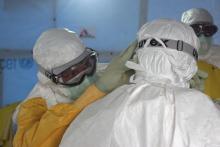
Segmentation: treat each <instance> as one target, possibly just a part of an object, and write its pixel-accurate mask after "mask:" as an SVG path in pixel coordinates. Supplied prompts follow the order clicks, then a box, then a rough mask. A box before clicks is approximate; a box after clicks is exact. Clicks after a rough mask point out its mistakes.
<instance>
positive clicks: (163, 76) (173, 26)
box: [127, 19, 200, 87]
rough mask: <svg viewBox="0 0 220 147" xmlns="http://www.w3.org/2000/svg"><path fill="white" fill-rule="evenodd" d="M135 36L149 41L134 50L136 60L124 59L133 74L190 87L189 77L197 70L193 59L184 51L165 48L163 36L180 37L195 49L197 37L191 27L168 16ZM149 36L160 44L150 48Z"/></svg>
mask: <svg viewBox="0 0 220 147" xmlns="http://www.w3.org/2000/svg"><path fill="white" fill-rule="evenodd" d="M137 39H138V41H139V42H140V41H142V40H144V39H147V40H148V41H147V42H146V43H145V45H144V47H143V48H140V49H138V50H137V58H138V63H137V64H136V63H133V62H129V61H128V62H127V66H128V67H129V68H131V69H134V70H136V71H137V72H136V75H135V77H141V78H143V76H144V78H145V79H151V80H152V81H160V82H162V83H166V84H171V85H175V86H180V87H186V86H189V85H188V80H190V79H191V78H192V76H193V75H194V74H195V73H196V71H197V65H196V61H195V60H194V58H193V57H192V56H191V55H189V54H187V53H185V52H183V51H178V50H173V49H170V48H168V47H166V45H165V44H164V43H163V41H162V39H168V40H169V39H170V40H180V41H183V42H185V43H187V44H189V45H191V46H192V47H194V48H195V49H198V48H199V47H200V43H199V40H198V38H197V36H196V35H195V33H194V31H193V29H192V28H191V27H190V26H188V25H186V24H183V23H180V22H177V21H173V20H169V19H160V20H155V21H152V22H150V23H146V24H145V25H143V26H142V27H141V29H140V30H139V32H138V33H137ZM152 39H156V40H157V41H158V42H160V43H161V44H162V46H157V47H149V46H148V45H149V43H150V41H151V40H152Z"/></svg>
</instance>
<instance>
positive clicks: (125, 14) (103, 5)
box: [0, 0, 139, 105]
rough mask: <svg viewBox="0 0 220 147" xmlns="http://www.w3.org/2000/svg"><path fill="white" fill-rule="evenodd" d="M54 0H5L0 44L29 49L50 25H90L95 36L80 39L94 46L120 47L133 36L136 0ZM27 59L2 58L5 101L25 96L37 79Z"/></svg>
mask: <svg viewBox="0 0 220 147" xmlns="http://www.w3.org/2000/svg"><path fill="white" fill-rule="evenodd" d="M54 2H56V1H55V0H38V1H36V0H5V5H4V8H3V9H1V10H0V18H1V19H0V20H1V23H0V32H1V34H0V48H10V49H32V48H33V45H34V42H35V41H36V39H37V37H38V36H39V35H40V33H41V32H42V31H44V30H47V29H48V28H53V27H66V28H69V29H71V30H74V31H76V32H77V33H79V31H80V29H81V28H83V27H85V28H93V29H94V30H95V35H96V38H95V39H83V41H84V43H85V44H86V45H87V46H90V47H93V48H95V49H97V50H111V51H119V50H122V49H123V48H125V47H126V46H127V45H128V44H129V43H130V42H131V41H132V40H134V39H135V37H136V32H137V29H138V15H139V14H138V13H139V10H138V6H139V3H138V2H137V1H135V0H120V1H119V0H111V1H110V0H59V1H57V2H56V3H54ZM54 5H56V7H55V8H56V9H54V8H53V6H54ZM54 16H56V22H54V21H53V17H54ZM26 60H27V62H28V63H27V67H25V66H23V67H22V66H20V62H21V60H14V59H7V60H6V61H5V62H3V67H4V91H3V104H4V105H5V104H9V103H12V102H14V101H18V100H22V99H23V98H25V97H26V96H27V94H28V93H29V91H30V90H31V89H32V87H33V86H34V84H35V83H36V81H37V78H36V71H37V68H36V65H35V64H34V62H33V60H32V61H31V59H26ZM28 60H30V61H28ZM29 62H30V63H29ZM29 64H30V65H29Z"/></svg>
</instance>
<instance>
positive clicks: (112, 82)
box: [95, 41, 137, 93]
mask: <svg viewBox="0 0 220 147" xmlns="http://www.w3.org/2000/svg"><path fill="white" fill-rule="evenodd" d="M136 47H137V41H134V42H133V43H132V44H131V45H130V46H129V47H128V48H127V49H126V50H125V51H124V52H122V53H121V54H120V55H119V56H117V57H116V58H114V59H112V61H111V63H110V64H109V65H108V67H107V68H106V69H105V70H104V72H103V74H102V75H101V76H100V77H99V78H98V80H97V81H96V82H95V85H96V87H97V88H98V89H100V90H101V91H103V92H105V93H109V92H111V91H112V90H114V89H115V88H117V87H119V86H121V85H123V84H127V83H128V82H129V78H130V76H131V75H132V74H134V70H132V69H129V68H127V67H126V66H125V63H126V61H127V60H129V59H130V58H131V56H132V55H133V53H134V50H135V49H136Z"/></svg>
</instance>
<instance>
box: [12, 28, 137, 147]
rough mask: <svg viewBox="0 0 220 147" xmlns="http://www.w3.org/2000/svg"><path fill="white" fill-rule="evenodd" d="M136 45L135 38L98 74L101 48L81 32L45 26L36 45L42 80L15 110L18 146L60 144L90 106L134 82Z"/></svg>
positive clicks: (29, 146)
mask: <svg viewBox="0 0 220 147" xmlns="http://www.w3.org/2000/svg"><path fill="white" fill-rule="evenodd" d="M136 45H137V42H136V41H135V42H134V43H133V44H132V45H131V46H129V47H128V48H127V49H126V50H125V51H124V52H122V53H121V54H120V55H119V56H117V57H116V58H115V59H114V61H113V62H111V63H110V64H109V65H108V67H107V68H106V69H104V71H103V73H102V74H101V75H98V76H96V75H97V73H96V72H95V71H96V64H97V56H96V52H95V51H94V50H92V49H89V48H86V47H85V46H84V45H83V43H82V42H81V40H80V39H79V37H78V36H77V35H76V33H75V32H72V31H70V30H67V29H50V30H47V31H45V32H43V33H42V34H41V35H40V37H39V38H38V40H37V41H36V43H35V45H34V49H33V57H34V60H35V61H36V63H37V65H38V67H39V71H38V73H37V76H38V83H37V84H36V85H35V87H34V88H33V90H32V91H31V92H30V94H29V95H28V97H27V98H26V99H25V100H24V101H23V102H21V103H20V105H19V106H18V107H17V109H16V111H15V113H14V122H15V124H16V125H17V130H16V134H15V137H14V141H13V146H14V147H21V146H22V147H40V146H46V147H54V146H58V145H59V143H60V141H61V138H62V136H63V134H64V132H65V130H66V128H67V127H68V126H69V124H70V123H71V122H72V121H73V120H74V119H75V117H76V116H77V115H78V114H79V113H80V112H81V111H82V110H83V109H84V108H85V107H86V106H88V105H89V104H91V103H93V102H94V101H96V100H97V99H101V98H102V97H104V95H106V94H107V93H109V92H110V91H112V90H113V89H115V88H116V87H118V86H120V85H123V84H124V83H128V81H129V77H130V75H131V74H133V73H134V71H133V70H130V69H128V68H126V67H125V62H126V61H127V59H129V58H130V57H131V56H132V54H133V51H134V49H135V48H136ZM113 74H114V76H112V75H113ZM96 77H97V78H96ZM51 122H53V123H51Z"/></svg>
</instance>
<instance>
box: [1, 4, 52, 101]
mask: <svg viewBox="0 0 220 147" xmlns="http://www.w3.org/2000/svg"><path fill="white" fill-rule="evenodd" d="M52 3H53V0H37V1H36V0H5V1H4V4H3V5H2V7H1V9H0V20H1V21H0V32H1V34H0V48H1V49H2V48H6V49H17V50H19V49H30V50H31V49H32V47H33V45H34V43H35V41H36V39H37V37H38V36H39V34H40V33H41V32H42V31H44V30H47V29H48V28H51V27H53V26H54V22H53V13H52V12H53V11H52V9H53V8H52ZM25 62H26V63H25ZM1 63H2V66H1V67H2V68H3V69H4V70H3V76H4V80H3V95H1V97H0V98H3V104H4V105H5V104H8V103H11V102H14V101H18V100H21V99H23V98H25V97H26V96H27V94H28V92H29V91H30V90H31V89H32V87H33V86H34V84H35V83H36V81H37V79H36V66H35V64H34V62H33V59H32V58H24V59H19V60H18V59H10V58H8V59H6V60H5V61H4V62H1Z"/></svg>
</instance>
